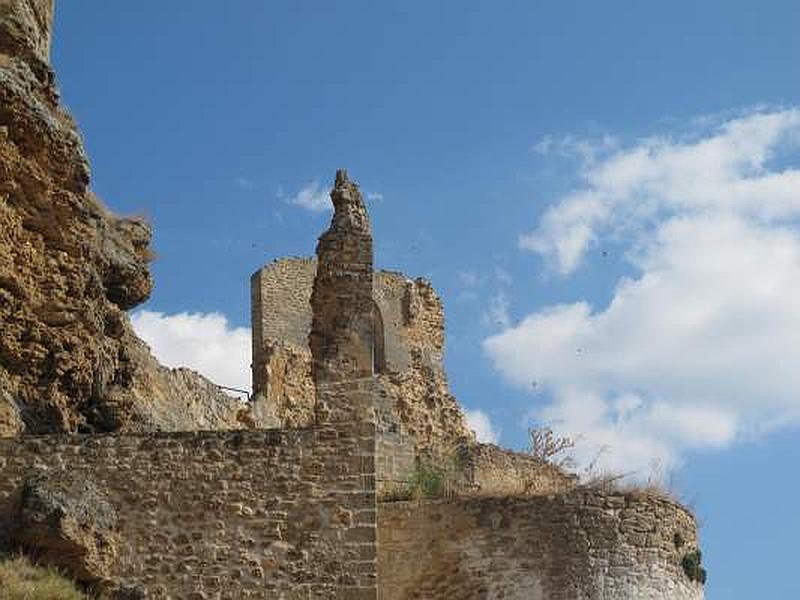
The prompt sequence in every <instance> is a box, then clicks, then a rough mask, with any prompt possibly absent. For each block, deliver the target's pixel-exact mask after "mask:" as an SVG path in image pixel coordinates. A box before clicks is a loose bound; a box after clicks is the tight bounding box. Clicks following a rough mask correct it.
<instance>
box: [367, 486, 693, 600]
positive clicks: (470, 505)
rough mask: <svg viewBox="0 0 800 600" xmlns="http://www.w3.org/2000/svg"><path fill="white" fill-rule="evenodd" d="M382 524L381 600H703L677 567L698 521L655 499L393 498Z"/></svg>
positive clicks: (575, 495)
mask: <svg viewBox="0 0 800 600" xmlns="http://www.w3.org/2000/svg"><path fill="white" fill-rule="evenodd" d="M645 516H646V517H645ZM631 519H636V520H640V519H641V520H643V522H644V523H643V527H642V528H641V530H640V531H641V532H636V531H633V530H631V529H629V528H628V527H626V523H627V522H628V521H629V520H631ZM378 527H379V530H378V582H379V594H380V598H382V599H385V600H411V599H419V600H422V599H423V598H424V599H434V598H435V599H439V598H475V599H484V598H486V599H489V598H504V599H507V600H632V599H634V598H635V599H636V600H701V599H702V598H703V588H702V586H701V585H699V584H697V583H694V582H692V581H690V580H689V579H688V578H687V577H686V575H685V574H684V573H683V569H682V567H681V559H682V556H683V555H684V554H685V552H686V548H689V547H696V544H697V537H696V531H697V526H696V523H695V521H694V519H693V518H692V516H691V515H690V514H689V513H687V512H686V510H685V509H684V508H682V507H681V506H679V505H677V504H676V503H674V502H672V501H670V500H667V499H664V498H661V497H656V496H651V495H647V494H621V493H602V492H596V491H586V490H575V491H573V492H570V493H567V494H557V495H550V496H532V497H528V498H520V497H517V498H514V497H506V498H468V499H456V500H450V501H426V502H419V503H418V502H399V503H390V504H381V505H380V511H379V513H378ZM676 536H680V538H681V539H682V540H684V545H683V546H682V547H678V546H677V545H676V544H675V541H674V540H675V539H676Z"/></svg>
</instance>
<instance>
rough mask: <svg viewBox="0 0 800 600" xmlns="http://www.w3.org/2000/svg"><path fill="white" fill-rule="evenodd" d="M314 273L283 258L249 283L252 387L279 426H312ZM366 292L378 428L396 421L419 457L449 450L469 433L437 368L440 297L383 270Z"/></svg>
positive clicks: (312, 264)
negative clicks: (372, 315) (377, 383)
mask: <svg viewBox="0 0 800 600" xmlns="http://www.w3.org/2000/svg"><path fill="white" fill-rule="evenodd" d="M315 274H316V261H314V260H312V259H305V258H284V259H280V260H277V261H275V262H273V263H270V264H268V265H266V266H265V267H263V268H261V269H259V270H258V271H257V272H256V273H254V274H253V277H252V279H251V293H252V324H253V389H254V390H255V393H256V395H257V396H258V395H259V394H261V396H262V397H263V399H264V404H265V410H266V411H267V412H268V413H269V414H270V415H274V416H276V417H277V418H278V419H279V420H280V426H282V427H290V426H303V425H308V424H310V423H311V420H310V418H311V410H313V405H314V394H315V391H314V390H315V388H314V382H313V378H312V374H311V366H310V362H311V353H310V350H309V348H308V345H307V339H308V334H309V333H310V330H311V319H312V317H311V303H310V299H311V291H312V287H313V281H314V276H315ZM372 294H373V300H374V303H375V306H376V307H377V309H378V312H377V315H376V316H377V317H379V320H376V321H375V322H374V335H375V342H374V344H375V347H376V351H378V352H379V354H381V355H382V360H380V357H378V360H375V361H374V362H375V363H376V364H375V365H374V366H375V367H377V371H378V377H379V378H380V380H381V386H382V388H383V390H384V392H385V394H384V397H383V399H382V400H379V406H377V407H376V408H377V409H378V411H379V413H382V420H383V421H384V423H385V426H384V429H386V430H388V429H389V428H390V427H391V424H392V423H396V424H398V425H399V426H400V427H401V428H402V429H403V431H404V432H405V433H406V434H407V435H408V436H412V437H413V441H412V443H413V445H414V447H415V452H417V453H418V454H420V455H432V454H442V453H447V452H452V451H453V450H454V449H455V448H456V447H457V446H458V445H459V444H461V442H462V441H463V440H465V439H471V438H472V433H471V432H470V431H469V430H468V428H467V426H466V422H465V420H464V415H463V412H462V410H461V408H460V407H459V405H458V402H457V401H456V399H455V398H454V397H453V395H452V394H451V393H450V391H449V387H448V384H447V377H446V375H445V372H444V368H443V366H442V361H443V356H444V339H445V333H444V309H443V307H442V302H441V300H440V299H439V297H438V295H437V294H436V292H435V291H434V289H433V287H432V286H431V284H430V283H429V282H427V281H425V280H423V279H415V280H412V279H409V278H407V277H405V276H404V275H402V274H400V273H393V272H389V271H377V272H375V273H374V275H373V292H372ZM379 349H382V353H381V352H380V351H379Z"/></svg>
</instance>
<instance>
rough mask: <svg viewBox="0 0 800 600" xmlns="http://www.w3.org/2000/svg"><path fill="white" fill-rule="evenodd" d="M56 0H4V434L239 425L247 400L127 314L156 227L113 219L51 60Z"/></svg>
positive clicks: (0, 290) (0, 111)
mask: <svg viewBox="0 0 800 600" xmlns="http://www.w3.org/2000/svg"><path fill="white" fill-rule="evenodd" d="M52 16H53V0H0V436H8V435H17V434H20V433H43V432H74V431H87V432H91V431H119V430H176V429H217V428H231V427H238V426H239V425H238V424H237V423H238V421H237V412H238V411H239V410H240V405H239V403H238V401H236V400H233V399H231V398H229V397H228V396H226V395H224V394H222V393H221V392H220V391H219V390H218V389H217V388H216V386H214V385H213V384H211V383H210V382H208V381H207V380H205V379H203V378H202V377H200V376H199V375H197V374H195V373H192V372H191V371H187V370H169V369H166V368H164V367H162V366H160V365H159V364H158V363H157V362H156V361H155V359H154V358H153V357H152V356H151V354H150V351H149V349H148V348H147V347H146V345H145V344H144V343H143V342H142V341H141V340H139V339H138V338H137V337H136V336H135V334H134V333H133V330H132V328H131V325H130V322H129V320H128V316H127V314H126V311H127V310H129V309H131V308H133V307H135V306H137V305H138V304H140V303H142V302H143V301H144V300H146V299H147V298H148V296H149V294H150V291H151V289H152V286H153V282H152V277H151V275H150V272H149V269H148V263H149V261H150V260H151V258H152V254H151V251H150V249H149V244H150V238H151V230H150V227H149V226H148V224H147V223H145V222H144V221H142V220H141V219H130V218H122V217H117V216H115V215H113V214H112V213H111V212H110V211H109V210H108V209H107V208H106V207H105V206H104V205H103V203H102V202H101V201H100V200H99V199H98V198H97V197H96V196H95V195H94V194H93V193H92V192H91V190H90V188H89V182H90V169H89V162H88V159H87V157H86V153H85V151H84V147H83V143H82V140H81V137H80V134H79V133H78V130H77V127H76V125H75V123H74V121H73V120H72V118H71V117H70V116H69V114H67V112H66V111H65V110H64V109H63V108H62V107H61V106H60V103H59V95H58V90H57V88H56V86H55V77H54V73H53V70H52V69H51V67H50V64H49V48H50V36H51V28H52Z"/></svg>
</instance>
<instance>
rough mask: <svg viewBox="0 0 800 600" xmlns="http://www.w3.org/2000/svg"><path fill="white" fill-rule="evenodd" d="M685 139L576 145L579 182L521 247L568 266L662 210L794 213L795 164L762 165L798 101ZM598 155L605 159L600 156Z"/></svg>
mask: <svg viewBox="0 0 800 600" xmlns="http://www.w3.org/2000/svg"><path fill="white" fill-rule="evenodd" d="M703 133H705V135H698V134H697V133H695V135H693V136H689V137H688V139H687V138H686V137H684V138H677V139H676V138H675V137H667V136H662V137H652V138H647V139H644V140H641V141H640V142H639V143H637V144H636V145H634V146H633V147H629V148H624V149H621V150H615V151H613V152H610V153H609V151H610V149H612V148H616V145H615V144H609V143H608V142H607V141H602V140H601V141H600V142H599V143H598V145H597V146H596V147H595V148H594V149H593V150H587V149H586V148H585V147H584V146H585V145H586V144H587V142H583V144H582V145H581V144H577V143H576V142H575V141H574V140H571V141H570V142H569V144H567V147H573V146H576V145H577V148H576V149H575V150H574V152H575V153H576V154H577V155H578V156H580V157H582V159H583V163H582V168H581V172H580V174H579V176H580V180H581V184H582V185H581V187H580V188H578V189H576V190H575V191H573V192H572V193H570V194H567V195H566V196H565V197H563V198H561V199H560V200H559V201H558V202H557V203H556V204H555V205H554V206H553V207H551V208H550V209H549V210H548V211H547V212H546V213H545V214H544V216H543V217H542V220H541V222H540V223H539V226H538V227H537V228H536V230H534V231H533V232H530V233H526V234H524V235H522V236H521V237H520V240H519V242H520V246H521V247H522V248H525V249H528V250H532V251H534V252H537V253H539V254H541V255H543V256H544V257H545V258H547V259H549V260H550V261H551V262H552V263H553V264H554V265H555V266H556V268H557V269H558V271H559V272H560V273H562V274H564V275H568V274H570V273H571V272H573V271H574V270H575V269H576V268H577V267H578V266H579V265H580V261H581V258H582V257H583V255H584V253H585V252H586V250H587V249H588V248H589V247H590V246H591V245H592V244H593V243H595V242H596V241H597V239H598V235H601V234H602V235H612V236H620V235H625V234H629V233H630V232H631V231H635V230H637V229H638V228H641V227H642V226H643V225H646V224H647V223H650V222H652V220H654V219H656V220H658V219H660V218H661V217H662V216H663V215H664V214H665V213H673V214H674V213H678V214H699V213H703V212H708V211H714V212H725V213H733V214H738V215H741V216H744V217H747V218H755V219H760V220H763V221H767V222H774V221H780V220H784V219H787V218H796V217H797V215H798V213H799V212H800V195H799V194H798V192H797V190H798V189H800V170H798V169H796V168H794V169H793V168H786V169H783V170H778V169H770V168H768V165H769V161H770V160H771V159H772V158H774V156H775V155H776V153H777V152H778V151H780V150H781V149H782V148H785V147H786V146H787V145H788V144H790V143H797V141H798V138H799V137H800V110H798V109H787V110H778V111H771V112H766V111H761V112H755V113H751V114H748V115H745V116H741V117H739V118H734V119H730V120H728V121H726V122H724V123H723V124H721V125H720V126H718V127H717V128H716V129H714V130H713V131H711V132H703ZM598 156H599V157H602V158H598Z"/></svg>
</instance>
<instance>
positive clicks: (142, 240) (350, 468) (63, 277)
mask: <svg viewBox="0 0 800 600" xmlns="http://www.w3.org/2000/svg"><path fill="white" fill-rule="evenodd" d="M65 9H66V5H65ZM52 12H53V2H52V0H0V173H2V174H3V176H4V177H5V178H6V180H5V181H3V182H2V184H3V185H2V186H0V187H2V189H3V190H5V195H3V194H2V193H0V258H2V259H6V258H7V260H0V280H2V281H3V282H4V283H3V285H2V286H0V331H2V338H0V350H2V352H0V554H2V553H12V552H25V553H27V554H28V555H30V556H32V557H34V558H35V559H37V560H39V561H40V562H42V563H43V564H46V565H52V566H56V567H58V568H60V569H63V570H65V571H66V572H67V573H69V574H70V575H71V576H72V577H73V578H75V579H76V580H78V581H80V582H81V583H84V584H91V585H96V586H98V587H99V588H101V589H102V591H103V592H104V593H106V594H109V595H110V597H112V598H116V599H117V600H122V599H127V600H130V599H137V600H139V599H144V598H153V599H163V600H168V599H175V600H177V599H181V600H183V599H190V600H195V599H208V600H239V599H254V600H255V599H259V600H260V599H275V600H277V599H284V598H286V599H289V598H291V599H300V598H303V599H304V600H306V599H307V600H334V599H336V600H378V599H379V598H380V599H381V600H410V599H425V600H428V599H430V600H439V599H445V598H446V599H451V598H452V599H457V600H461V599H465V598H474V599H476V600H490V599H496V598H505V599H508V600H512V599H520V600H521V599H523V598H524V599H526V600H529V599H536V600H599V599H606V600H630V599H633V598H636V599H639V598H642V599H644V598H648V599H661V600H701V599H702V597H703V588H702V585H700V584H699V583H697V582H695V581H692V579H690V578H689V577H688V576H687V574H686V573H685V572H683V570H682V567H681V561H682V558H685V557H686V556H687V553H688V552H696V550H697V546H698V541H697V534H696V523H695V522H694V519H693V518H692V517H691V515H690V514H689V513H688V512H687V511H686V510H685V509H683V508H682V507H680V506H679V505H677V504H676V503H674V502H671V501H669V500H666V499H664V498H659V497H657V496H653V495H646V494H645V495H635V494H622V493H618V492H609V491H603V490H588V489H585V488H581V487H580V486H577V481H576V478H575V477H574V476H571V475H569V474H567V473H565V472H563V471H562V470H561V469H558V468H557V467H555V466H553V465H549V464H546V463H544V462H542V461H540V460H537V459H535V458H533V457H531V456H528V455H524V454H520V453H516V452H512V451H509V450H504V449H501V448H498V447H496V446H491V445H486V444H479V443H477V441H476V440H475V439H474V435H473V434H472V433H471V432H470V431H468V429H467V426H466V423H465V419H464V414H463V412H462V410H461V408H460V407H459V405H458V403H457V401H456V399H455V398H454V397H453V396H452V394H451V393H450V391H449V388H448V384H447V378H446V374H445V372H444V368H443V355H444V347H445V346H444V344H445V331H444V309H443V305H442V302H441V300H440V298H439V297H438V295H437V294H436V292H435V290H434V288H433V287H432V285H431V284H430V283H429V282H426V281H424V280H422V279H411V278H408V277H406V276H404V275H402V274H400V273H394V272H388V271H376V270H375V269H374V264H373V240H372V233H371V227H370V222H369V215H368V213H367V211H366V207H365V205H364V202H363V199H362V198H361V193H360V191H359V189H358V186H357V184H356V183H355V182H353V181H352V180H350V179H349V177H348V175H347V173H346V172H345V171H343V170H340V171H338V172H337V173H336V177H335V181H334V184H333V189H332V191H331V200H332V202H333V205H334V209H335V210H334V213H333V216H332V219H331V223H330V226H329V228H328V229H327V230H326V231H325V232H324V233H323V234H322V235H321V236H320V238H319V241H318V244H317V250H316V258H314V259H312V258H299V259H298V258H294V259H280V260H277V261H275V262H273V263H271V264H269V265H267V266H265V267H263V268H262V269H260V270H259V271H258V272H256V273H255V274H254V275H253V277H252V279H251V293H252V322H253V365H252V373H253V390H254V401H253V402H252V403H251V405H250V407H248V408H247V409H242V407H241V406H240V403H239V402H238V401H235V400H233V399H231V398H229V397H227V396H225V395H224V394H222V393H221V392H220V391H219V390H218V389H217V388H216V386H214V385H213V384H212V383H211V382H208V381H207V380H205V379H203V378H202V377H201V376H199V375H197V374H195V373H192V372H190V371H188V370H186V369H178V370H170V369H166V368H164V367H162V366H161V365H159V364H158V363H157V362H156V361H155V359H154V358H153V357H152V356H151V355H150V353H149V350H148V349H147V348H146V347H145V345H144V344H143V343H142V342H141V340H139V339H138V338H137V337H136V336H135V334H134V333H133V331H132V328H131V326H130V322H129V320H128V317H127V314H126V311H127V310H129V309H131V308H132V307H134V306H136V305H138V304H139V303H141V302H143V301H144V300H145V299H146V298H147V297H148V295H149V293H150V291H151V287H152V278H151V275H150V271H149V269H148V262H149V260H150V259H151V257H152V255H151V253H150V251H149V247H148V244H149V242H150V229H149V227H148V226H147V225H146V224H145V223H143V222H141V221H140V220H136V219H124V218H119V217H115V216H113V215H112V214H111V213H110V212H109V211H108V210H107V209H106V208H105V207H104V206H103V204H102V203H101V202H100V200H99V199H97V198H96V197H95V196H94V194H92V193H91V191H90V190H89V188H88V184H89V173H90V171H89V164H88V160H87V158H86V155H85V152H84V150H83V145H82V142H81V140H80V135H79V133H78V131H77V128H76V126H75V124H74V122H73V121H72V120H71V118H70V117H69V115H68V114H67V113H66V112H65V111H64V110H63V108H62V107H61V106H60V104H59V101H58V94H57V91H56V89H55V86H54V81H53V73H52V70H51V69H50V66H49V51H50V32H51V27H52V25H51V21H52ZM245 427H248V428H250V429H249V430H239V431H235V429H242V428H245ZM205 429H209V430H210V431H205ZM198 430H203V431H198ZM76 432H82V433H83V435H77V434H76ZM34 433H37V434H39V433H41V434H47V435H31V434H34ZM440 460H454V461H455V463H457V468H458V476H459V477H460V480H459V479H456V480H455V484H456V485H457V489H456V490H455V491H456V492H457V494H455V495H452V496H450V497H447V498H443V499H438V500H431V499H425V498H420V499H418V500H416V501H413V502H406V501H402V502H389V501H388V500H390V499H392V498H394V499H397V497H398V496H394V497H392V496H391V494H383V492H384V491H386V490H390V491H391V490H392V489H393V486H398V487H400V488H401V489H402V486H403V485H404V484H406V483H408V481H409V480H410V479H411V478H412V477H413V474H414V473H415V469H418V468H419V467H420V465H427V464H436V461H440ZM455 463H454V464H455ZM379 499H380V500H382V501H379ZM0 595H2V594H1V593H0Z"/></svg>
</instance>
